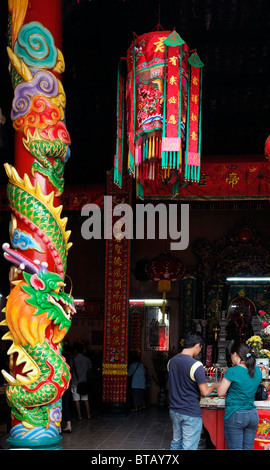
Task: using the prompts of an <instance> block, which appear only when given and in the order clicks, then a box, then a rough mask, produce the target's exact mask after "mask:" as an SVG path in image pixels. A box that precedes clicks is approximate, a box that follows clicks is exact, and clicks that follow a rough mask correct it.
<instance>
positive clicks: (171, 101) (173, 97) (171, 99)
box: [169, 96, 176, 104]
mask: <svg viewBox="0 0 270 470" xmlns="http://www.w3.org/2000/svg"><path fill="white" fill-rule="evenodd" d="M169 103H170V104H173V103H176V98H175V96H171V98H169Z"/></svg>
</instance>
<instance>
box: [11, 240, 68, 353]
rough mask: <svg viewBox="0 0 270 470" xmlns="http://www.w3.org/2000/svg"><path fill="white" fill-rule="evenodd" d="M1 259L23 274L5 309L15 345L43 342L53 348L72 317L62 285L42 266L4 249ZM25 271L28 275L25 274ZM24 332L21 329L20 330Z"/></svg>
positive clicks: (56, 277) (54, 275) (56, 275)
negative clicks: (45, 341)
mask: <svg viewBox="0 0 270 470" xmlns="http://www.w3.org/2000/svg"><path fill="white" fill-rule="evenodd" d="M4 250H5V253H4V255H5V258H6V259H8V260H9V261H12V262H13V263H15V261H16V264H17V265H18V266H19V267H20V269H22V270H23V272H22V274H23V279H24V280H21V281H19V282H16V284H17V285H16V287H15V288H14V289H12V291H11V293H10V295H9V297H8V302H7V305H6V320H7V323H8V326H9V328H10V330H11V331H12V334H13V337H14V338H15V342H16V343H17V344H18V343H21V344H26V343H27V342H28V343H30V344H31V346H33V345H34V344H36V343H37V342H39V343H42V342H43V341H44V340H45V336H46V338H47V339H48V340H49V341H50V342H51V343H52V344H54V345H56V344H58V343H59V342H60V341H62V339H63V337H64V336H65V335H66V333H67V331H68V330H69V328H70V326H71V316H72V315H73V314H74V313H76V309H75V307H74V303H73V298H72V296H71V295H69V294H66V293H65V292H64V287H65V283H64V282H63V279H62V278H61V277H60V276H59V275H58V274H57V273H53V272H51V271H48V270H47V267H46V263H45V264H41V265H40V266H39V265H37V264H36V263H35V262H32V261H31V262H29V260H28V259H27V258H25V257H24V256H23V255H22V254H21V253H18V252H16V251H15V250H11V249H10V248H9V246H7V245H5V247H4ZM27 271H28V272H27ZM21 325H24V328H23V329H22V326H21Z"/></svg>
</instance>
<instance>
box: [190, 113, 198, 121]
mask: <svg viewBox="0 0 270 470" xmlns="http://www.w3.org/2000/svg"><path fill="white" fill-rule="evenodd" d="M191 121H193V122H196V121H198V116H197V114H194V113H191Z"/></svg>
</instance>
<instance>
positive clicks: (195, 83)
mask: <svg viewBox="0 0 270 470" xmlns="http://www.w3.org/2000/svg"><path fill="white" fill-rule="evenodd" d="M192 83H193V85H199V80H198V78H197V77H193V78H192Z"/></svg>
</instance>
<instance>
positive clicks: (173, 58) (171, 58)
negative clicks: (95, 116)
mask: <svg viewBox="0 0 270 470" xmlns="http://www.w3.org/2000/svg"><path fill="white" fill-rule="evenodd" d="M170 62H171V64H172V65H176V64H177V57H176V55H174V56H173V57H170Z"/></svg>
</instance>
